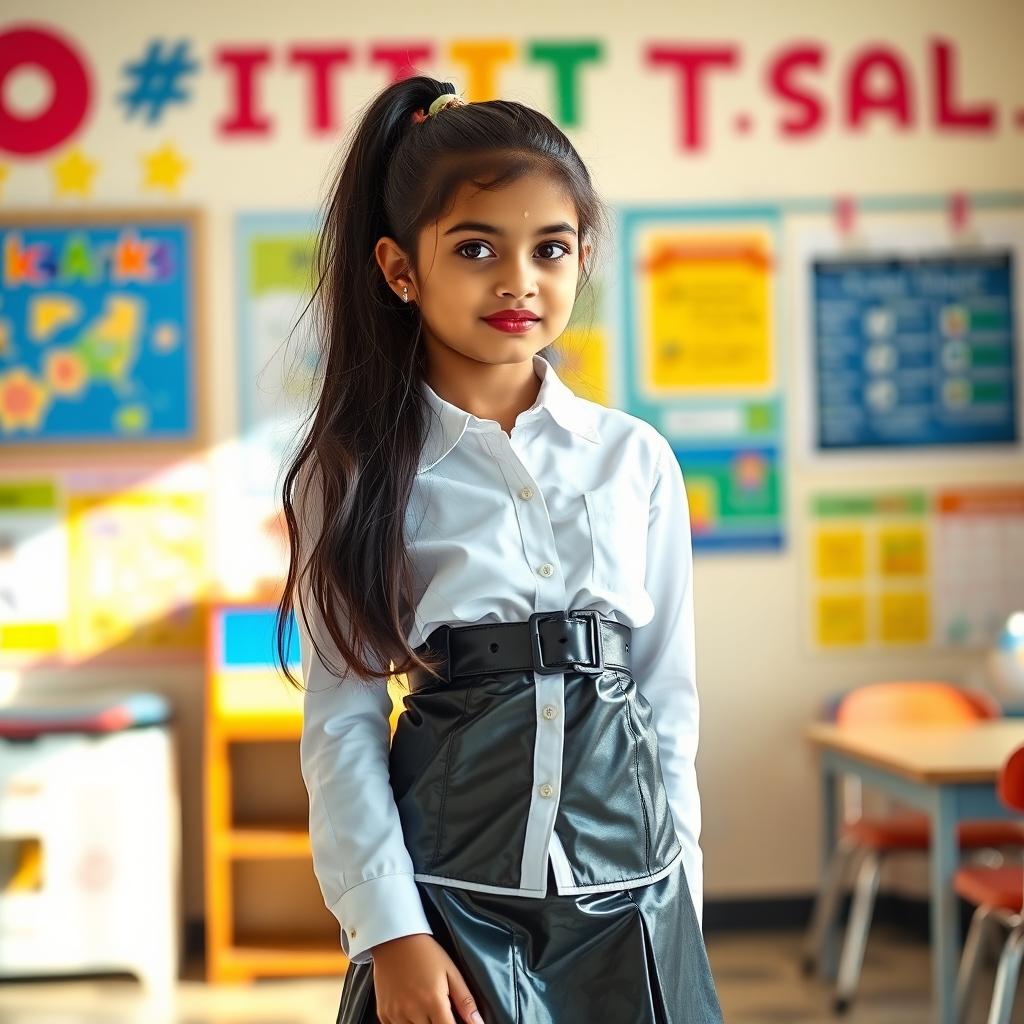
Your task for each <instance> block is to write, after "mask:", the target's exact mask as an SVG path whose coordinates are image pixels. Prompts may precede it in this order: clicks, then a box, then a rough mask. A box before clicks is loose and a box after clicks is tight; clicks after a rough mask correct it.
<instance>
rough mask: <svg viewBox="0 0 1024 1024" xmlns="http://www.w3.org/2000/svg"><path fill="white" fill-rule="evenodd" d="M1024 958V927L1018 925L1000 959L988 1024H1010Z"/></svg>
mask: <svg viewBox="0 0 1024 1024" xmlns="http://www.w3.org/2000/svg"><path fill="white" fill-rule="evenodd" d="M1022 956H1024V925H1018V926H1017V927H1016V928H1014V929H1013V931H1011V932H1010V934H1009V936H1008V937H1007V939H1006V945H1005V946H1003V955H1002V956H1001V957H1000V958H999V967H998V968H997V969H996V985H995V991H994V992H993V993H992V1008H991V1009H990V1010H989V1014H988V1024H1010V1013H1011V1012H1012V1010H1013V997H1014V995H1015V994H1016V992H1017V977H1018V976H1019V974H1020V962H1021V957H1022Z"/></svg>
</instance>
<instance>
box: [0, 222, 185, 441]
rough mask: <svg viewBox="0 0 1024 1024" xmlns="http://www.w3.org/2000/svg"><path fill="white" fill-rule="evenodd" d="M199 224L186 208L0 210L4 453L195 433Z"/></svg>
mask: <svg viewBox="0 0 1024 1024" xmlns="http://www.w3.org/2000/svg"><path fill="white" fill-rule="evenodd" d="M199 225H200V220H199V215H198V213H197V212H195V211H189V210H184V211H180V210H176V211H171V212H166V211H157V210H135V209H117V208H114V209H109V210H104V211H102V212H99V211H89V212H81V213H79V212H75V213H71V212H68V213H59V214H57V213H53V212H40V213H31V212H19V213H13V212H10V211H7V212H0V259H2V261H3V280H4V289H3V295H2V299H0V446H2V448H0V450H2V451H3V455H4V459H5V460H8V459H15V458H21V459H26V460H31V459H38V458H39V456H40V455H41V454H44V453H51V454H60V455H66V453H67V452H68V450H69V448H72V447H73V448H74V449H75V450H76V452H78V453H79V454H105V455H108V456H109V455H111V454H114V453H124V452H127V451H131V452H138V451H143V450H146V451H156V450H159V451H186V450H194V449H196V448H198V447H199V446H201V445H202V443H203V442H204V440H205V423H204V418H203V402H202V397H201V390H202V377H203V374H202V372H201V367H200V363H201V358H202V344H201V320H202V318H201V315H200V308H199V304H200V303H199V292H198V285H199V281H200V279H201V270H200V267H199V260H200V258H201V257H200V240H199Z"/></svg>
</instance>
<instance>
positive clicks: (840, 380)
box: [812, 250, 1019, 450]
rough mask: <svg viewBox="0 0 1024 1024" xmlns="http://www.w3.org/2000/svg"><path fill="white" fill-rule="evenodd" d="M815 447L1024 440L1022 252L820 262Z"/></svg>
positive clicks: (815, 269) (816, 264)
mask: <svg viewBox="0 0 1024 1024" xmlns="http://www.w3.org/2000/svg"><path fill="white" fill-rule="evenodd" d="M812 275H813V304H814V310H813V312H814V339H815V361H816V367H815V375H816V388H817V439H816V442H817V447H818V448H819V449H820V450H830V449H844V448H845V449H849V448H883V447H890V446H925V445H970V444H1002V443H1007V444H1013V443H1015V442H1017V441H1018V439H1019V438H1018V426H1017V423H1018V418H1017V403H1018V401H1019V396H1018V394H1017V391H1018V388H1017V382H1016V374H1017V367H1016V366H1015V356H1014V349H1015V338H1016V333H1015V315H1016V310H1015V307H1014V294H1013V280H1014V276H1013V275H1014V268H1013V253H1012V252H1011V251H1009V250H1007V251H992V252H986V253H963V254H961V253H948V254H940V255H927V256H918V257H885V258H872V257H857V258H827V259H817V260H815V261H813V264H812Z"/></svg>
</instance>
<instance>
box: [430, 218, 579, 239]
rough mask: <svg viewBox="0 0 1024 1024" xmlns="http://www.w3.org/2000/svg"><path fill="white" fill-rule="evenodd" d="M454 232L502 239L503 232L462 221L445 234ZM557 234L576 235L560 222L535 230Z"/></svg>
mask: <svg viewBox="0 0 1024 1024" xmlns="http://www.w3.org/2000/svg"><path fill="white" fill-rule="evenodd" d="M456 231H479V232H480V233H481V234H487V235H497V236H498V237H499V238H504V236H505V232H504V230H503V229H502V228H496V227H495V226H494V225H493V224H483V223H481V222H480V221H477V220H463V221H459V223H458V224H456V225H455V226H454V227H451V228H449V229H448V230H447V231H446V232H445V234H446V235H453V234H455V232H456ZM559 233H562V234H564V233H568V234H570V235H575V234H576V229H575V228H574V227H572V225H570V224H566V222H565V221H562V222H561V223H560V224H549V225H548V226H547V227H546V228H537V234H538V235H553V234H559Z"/></svg>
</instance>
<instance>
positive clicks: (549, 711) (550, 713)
mask: <svg viewBox="0 0 1024 1024" xmlns="http://www.w3.org/2000/svg"><path fill="white" fill-rule="evenodd" d="M541 714H542V715H543V716H544V717H545V718H554V717H555V715H557V714H558V710H557V708H556V707H555V705H554V704H545V705H544V708H543V709H542V711H541Z"/></svg>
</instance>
